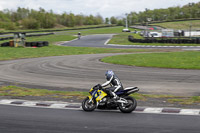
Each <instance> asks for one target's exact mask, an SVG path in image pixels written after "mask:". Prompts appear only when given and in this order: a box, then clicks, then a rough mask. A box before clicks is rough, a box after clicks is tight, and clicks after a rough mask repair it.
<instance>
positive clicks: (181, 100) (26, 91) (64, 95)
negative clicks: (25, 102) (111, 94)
mask: <svg viewBox="0 0 200 133" xmlns="http://www.w3.org/2000/svg"><path fill="white" fill-rule="evenodd" d="M88 95H89V93H88V92H81V91H55V90H47V89H31V88H23V87H17V86H2V87H0V96H11V97H19V98H22V99H23V97H27V96H29V97H49V98H59V99H78V100H82V99H84V98H85V97H87V96H88ZM131 96H133V97H134V98H136V99H137V100H140V101H147V100H148V99H149V98H151V99H152V98H153V99H166V101H167V102H169V103H178V104H188V105H191V104H198V103H200V96H192V97H178V96H173V95H152V94H151V95H150V94H140V93H135V94H132V95H131Z"/></svg>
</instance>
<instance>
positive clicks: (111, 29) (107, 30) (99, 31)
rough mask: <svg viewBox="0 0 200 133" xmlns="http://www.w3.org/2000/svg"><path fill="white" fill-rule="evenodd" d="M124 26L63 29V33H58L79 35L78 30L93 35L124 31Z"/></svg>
mask: <svg viewBox="0 0 200 133" xmlns="http://www.w3.org/2000/svg"><path fill="white" fill-rule="evenodd" d="M123 28H124V27H122V26H117V27H107V28H96V29H84V30H73V31H63V32H61V33H59V32H58V33H57V34H59V35H77V33H78V32H81V34H82V35H83V36H84V35H91V34H118V33H122V29H123Z"/></svg>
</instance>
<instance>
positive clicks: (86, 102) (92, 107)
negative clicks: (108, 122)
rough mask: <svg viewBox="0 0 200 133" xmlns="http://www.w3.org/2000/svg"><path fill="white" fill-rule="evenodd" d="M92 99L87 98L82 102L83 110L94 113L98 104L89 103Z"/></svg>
mask: <svg viewBox="0 0 200 133" xmlns="http://www.w3.org/2000/svg"><path fill="white" fill-rule="evenodd" d="M89 101H90V99H89V98H88V97H87V98H85V99H84V100H83V102H82V109H83V110H84V111H87V112H90V111H94V110H95V108H96V103H93V102H91V103H89Z"/></svg>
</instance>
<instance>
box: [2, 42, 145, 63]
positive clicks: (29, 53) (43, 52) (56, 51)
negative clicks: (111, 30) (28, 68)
mask: <svg viewBox="0 0 200 133" xmlns="http://www.w3.org/2000/svg"><path fill="white" fill-rule="evenodd" d="M141 51H148V50H139V49H138V50H137V49H110V48H92V47H91V48H90V47H65V46H54V45H51V46H48V47H42V48H11V47H8V48H5V47H4V48H3V47H0V60H11V59H20V58H36V57H47V56H63V55H78V54H100V53H123V52H125V53H127V52H141Z"/></svg>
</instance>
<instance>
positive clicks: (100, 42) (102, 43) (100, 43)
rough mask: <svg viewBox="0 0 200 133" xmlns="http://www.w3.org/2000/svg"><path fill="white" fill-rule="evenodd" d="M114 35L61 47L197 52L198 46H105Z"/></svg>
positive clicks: (101, 36) (89, 37)
mask: <svg viewBox="0 0 200 133" xmlns="http://www.w3.org/2000/svg"><path fill="white" fill-rule="evenodd" d="M113 35H114V34H97V35H88V36H83V37H81V39H80V40H73V41H70V42H67V43H64V44H62V45H63V46H76V47H103V48H140V49H147V48H148V49H184V50H199V49H200V46H153V45H116V44H107V42H108V41H109V39H111V38H112V36H113Z"/></svg>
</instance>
